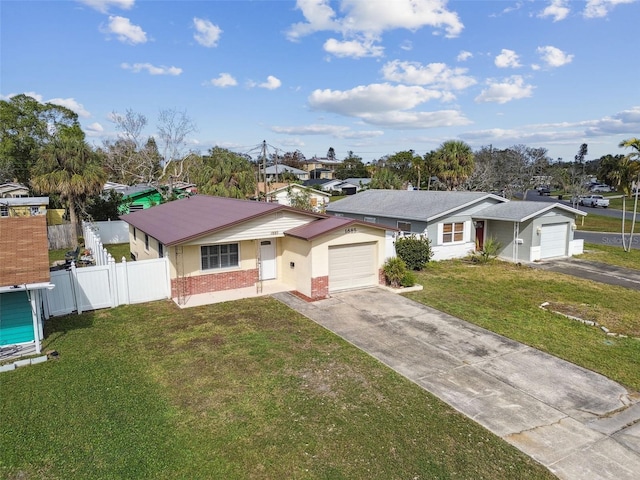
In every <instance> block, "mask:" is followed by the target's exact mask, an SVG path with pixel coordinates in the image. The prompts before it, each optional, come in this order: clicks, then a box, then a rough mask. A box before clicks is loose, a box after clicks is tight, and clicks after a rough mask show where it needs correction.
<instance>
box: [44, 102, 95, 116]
mask: <svg viewBox="0 0 640 480" xmlns="http://www.w3.org/2000/svg"><path fill="white" fill-rule="evenodd" d="M47 103H53V104H54V105H60V106H62V107H66V108H68V109H69V110H73V111H74V112H76V113H77V114H78V116H80V117H90V116H91V114H90V113H89V112H88V111H87V110H85V108H84V106H83V105H82V104H81V103H79V102H78V101H77V100H75V99H73V98H52V99H51V100H47Z"/></svg>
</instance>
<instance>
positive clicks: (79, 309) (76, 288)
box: [71, 261, 82, 315]
mask: <svg viewBox="0 0 640 480" xmlns="http://www.w3.org/2000/svg"><path fill="white" fill-rule="evenodd" d="M71 283H72V284H73V301H74V302H75V304H76V310H77V312H78V315H80V314H81V313H82V303H81V302H80V301H79V298H78V297H79V291H80V283H79V282H78V272H77V268H76V262H74V261H72V262H71Z"/></svg>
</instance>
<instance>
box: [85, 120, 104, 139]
mask: <svg viewBox="0 0 640 480" xmlns="http://www.w3.org/2000/svg"><path fill="white" fill-rule="evenodd" d="M84 130H85V132H86V134H87V135H88V136H90V137H99V136H101V135H102V133H103V132H104V127H103V126H102V125H100V124H99V123H98V122H94V123H92V124H91V125H87V126H86V127H85V129H84Z"/></svg>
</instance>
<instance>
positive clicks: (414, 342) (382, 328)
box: [274, 288, 640, 480]
mask: <svg viewBox="0 0 640 480" xmlns="http://www.w3.org/2000/svg"><path fill="white" fill-rule="evenodd" d="M274 297H275V298H277V299H279V300H280V301H282V302H284V303H285V304H287V305H289V306H290V307H291V308H293V309H295V310H297V311H299V312H300V313H302V314H303V315H305V316H307V317H308V318H310V319H311V320H313V321H315V322H317V323H319V324H320V325H322V326H324V327H325V328H327V329H329V330H331V331H332V332H335V333H336V334H338V335H339V336H341V337H342V338H344V339H346V340H347V341H349V342H350V343H352V344H353V345H355V346H357V347H358V348H360V349H361V350H363V351H365V352H367V353H368V354H369V355H372V356H373V357H375V358H377V359H378V360H380V361H381V362H383V363H385V364H386V365H388V366H389V367H391V368H393V369H394V370H395V371H397V372H399V373H400V374H402V375H404V376H405V377H407V378H408V379H410V380H412V381H413V382H415V383H416V384H418V385H420V386H421V387H423V388H424V389H425V390H427V391H429V392H431V393H433V394H434V395H436V396H437V397H439V398H440V399H442V400H443V401H445V402H446V403H448V404H449V405H451V406H452V407H454V408H455V409H456V410H458V411H460V412H462V413H463V414H465V415H467V416H468V417H469V418H471V419H473V420H474V421H476V422H478V423H479V424H481V425H483V426H484V427H486V428H487V429H488V430H490V431H491V432H493V433H495V434H496V435H498V436H500V437H502V438H503V439H504V440H506V441H507V442H509V443H511V444H512V445H515V446H516V447H517V448H519V449H520V450H521V451H523V452H524V453H526V454H527V455H529V456H531V457H533V458H534V459H535V460H537V461H538V462H540V463H541V464H543V465H545V466H546V467H547V468H549V470H550V471H551V472H553V473H554V474H555V475H557V476H558V477H559V478H561V479H568V480H584V479H590V480H592V479H612V480H613V479H615V480H626V479H629V480H631V479H633V480H636V479H638V478H640V396H639V395H638V393H637V392H629V391H627V390H626V389H625V388H624V387H622V386H621V385H619V384H617V383H616V382H613V381H611V380H609V379H607V378H605V377H603V376H602V375H599V374H596V373H593V372H591V371H589V370H585V369H583V368H580V367H577V366H575V365H573V364H571V363H568V362H565V361H563V360H560V359H558V358H556V357H553V356H551V355H547V354H545V353H542V352H540V351H538V350H535V349H533V348H530V347H527V346H526V345H523V344H520V343H518V342H515V341H513V340H510V339H507V338H505V337H502V336H500V335H496V334H494V333H491V332H489V331H487V330H484V329H482V328H479V327H477V326H475V325H472V324H470V323H468V322H464V321H462V320H460V319H458V318H455V317H452V316H450V315H447V314H444V313H442V312H439V311H437V310H434V309H432V308H429V307H426V306H424V305H421V304H419V303H416V302H413V301H411V300H409V299H406V298H404V297H402V296H400V295H396V294H393V293H390V292H387V291H385V290H382V289H378V288H372V289H367V290H357V291H351V292H344V293H339V294H336V295H333V296H332V298H329V299H327V300H320V301H317V302H314V303H307V302H304V301H302V300H300V299H299V298H297V297H295V296H293V295H291V294H288V293H278V294H275V295H274Z"/></svg>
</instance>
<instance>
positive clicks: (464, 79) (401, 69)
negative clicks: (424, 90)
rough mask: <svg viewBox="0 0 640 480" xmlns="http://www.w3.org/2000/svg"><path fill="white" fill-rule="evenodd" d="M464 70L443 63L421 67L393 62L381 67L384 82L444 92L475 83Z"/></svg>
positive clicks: (415, 64) (417, 64)
mask: <svg viewBox="0 0 640 480" xmlns="http://www.w3.org/2000/svg"><path fill="white" fill-rule="evenodd" d="M465 73H467V69H466V68H450V67H448V66H447V65H446V64H444V63H430V64H428V65H421V64H420V63H418V62H401V61H400V60H393V61H391V62H388V63H386V64H385V65H384V66H383V67H382V74H383V77H384V79H385V80H391V81H393V82H398V83H409V84H412V85H432V86H435V87H438V88H443V89H445V90H462V89H465V88H467V87H470V86H471V85H475V84H476V81H475V79H473V78H472V77H469V76H466V75H465Z"/></svg>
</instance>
